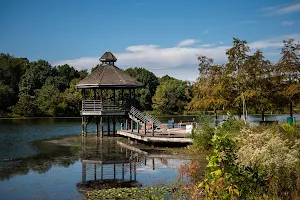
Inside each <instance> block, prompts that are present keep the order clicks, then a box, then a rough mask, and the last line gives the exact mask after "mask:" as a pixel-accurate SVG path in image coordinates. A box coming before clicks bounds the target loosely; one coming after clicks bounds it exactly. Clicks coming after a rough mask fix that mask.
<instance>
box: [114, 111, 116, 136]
mask: <svg viewBox="0 0 300 200" xmlns="http://www.w3.org/2000/svg"><path fill="white" fill-rule="evenodd" d="M113 135H114V137H115V136H116V116H113Z"/></svg>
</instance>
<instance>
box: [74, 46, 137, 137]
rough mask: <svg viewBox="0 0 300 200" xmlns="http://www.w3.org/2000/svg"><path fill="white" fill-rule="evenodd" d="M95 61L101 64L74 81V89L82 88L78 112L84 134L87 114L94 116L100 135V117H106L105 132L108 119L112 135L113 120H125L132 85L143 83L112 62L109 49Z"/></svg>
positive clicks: (131, 100) (132, 89) (101, 121)
mask: <svg viewBox="0 0 300 200" xmlns="http://www.w3.org/2000/svg"><path fill="white" fill-rule="evenodd" d="M99 61H100V62H101V64H100V65H99V66H98V67H97V68H96V69H95V70H94V71H93V72H92V73H90V74H89V75H88V76H87V77H85V78H84V79H83V80H81V81H80V82H79V83H78V84H77V85H76V88H77V89H82V109H81V112H80V114H81V116H82V135H84V136H86V135H87V124H88V122H89V121H90V120H91V118H95V119H96V132H97V136H99V130H100V132H101V137H103V121H104V120H106V121H107V125H108V130H107V131H108V135H110V126H111V124H110V122H112V125H113V130H112V132H113V135H115V133H116V120H117V119H118V120H119V121H122V122H123V124H124V123H125V120H126V119H127V117H128V111H129V109H130V107H131V106H134V104H135V89H137V88H140V87H143V84H141V83H140V82H138V81H137V80H136V79H134V78H133V77H131V76H130V75H129V74H127V73H126V72H124V71H123V70H122V69H120V68H118V67H116V66H115V62H116V61H117V58H116V57H115V56H114V55H113V54H112V53H111V52H109V51H107V52H105V53H104V55H103V56H102V57H101V58H100V59H99ZM116 93H117V95H116ZM126 121H127V120H126ZM99 124H100V129H99Z"/></svg>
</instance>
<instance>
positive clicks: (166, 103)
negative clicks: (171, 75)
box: [152, 79, 191, 114]
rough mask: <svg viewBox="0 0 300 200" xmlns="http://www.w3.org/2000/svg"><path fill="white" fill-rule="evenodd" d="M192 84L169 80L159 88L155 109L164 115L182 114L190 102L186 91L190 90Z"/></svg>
mask: <svg viewBox="0 0 300 200" xmlns="http://www.w3.org/2000/svg"><path fill="white" fill-rule="evenodd" d="M190 88H191V86H190V83H189V82H187V81H181V80H178V79H174V80H168V81H165V82H163V83H162V84H161V85H159V86H158V87H157V90H156V92H155V95H154V97H153V98H152V101H153V108H154V109H155V110H158V111H160V112H161V113H163V114H181V113H183V111H184V108H185V106H186V105H187V104H188V102H189V98H188V97H187V96H186V90H190Z"/></svg>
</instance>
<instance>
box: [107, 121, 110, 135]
mask: <svg viewBox="0 0 300 200" xmlns="http://www.w3.org/2000/svg"><path fill="white" fill-rule="evenodd" d="M109 118H110V116H107V132H108V136H110V121H109Z"/></svg>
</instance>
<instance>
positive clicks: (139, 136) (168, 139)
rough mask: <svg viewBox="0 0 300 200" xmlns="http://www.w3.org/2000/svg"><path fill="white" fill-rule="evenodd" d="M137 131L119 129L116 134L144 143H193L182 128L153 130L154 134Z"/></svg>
mask: <svg viewBox="0 0 300 200" xmlns="http://www.w3.org/2000/svg"><path fill="white" fill-rule="evenodd" d="M141 132H142V131H140V132H139V133H138V131H137V130H133V132H132V131H131V130H119V131H117V135H120V136H123V137H127V138H130V139H134V140H137V141H141V142H146V143H178V144H191V143H193V139H192V138H188V137H186V136H187V135H188V134H186V133H185V130H182V129H168V131H165V132H161V131H155V132H154V136H153V133H152V132H147V133H146V135H145V133H141Z"/></svg>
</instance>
